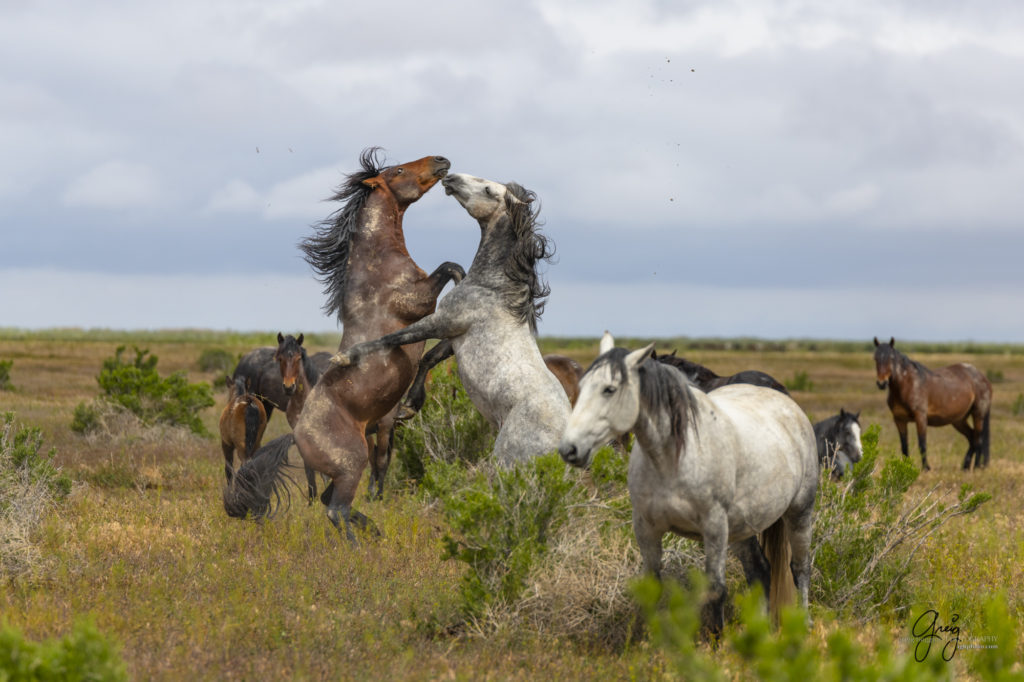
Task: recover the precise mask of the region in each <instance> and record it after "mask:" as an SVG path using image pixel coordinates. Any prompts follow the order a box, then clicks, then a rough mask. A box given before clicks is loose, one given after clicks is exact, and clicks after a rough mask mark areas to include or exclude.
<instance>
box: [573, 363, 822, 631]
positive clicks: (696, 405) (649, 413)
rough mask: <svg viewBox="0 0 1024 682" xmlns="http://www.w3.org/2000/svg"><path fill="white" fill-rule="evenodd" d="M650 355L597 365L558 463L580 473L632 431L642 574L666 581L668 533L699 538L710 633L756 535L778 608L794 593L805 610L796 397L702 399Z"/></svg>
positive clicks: (802, 430) (801, 428)
mask: <svg viewBox="0 0 1024 682" xmlns="http://www.w3.org/2000/svg"><path fill="white" fill-rule="evenodd" d="M652 347H653V344H652V345H650V346H647V347H646V348H641V349H639V350H635V351H632V352H629V351H626V350H625V349H622V348H613V349H612V350H611V351H608V352H607V353H604V354H603V355H601V356H600V357H598V358H597V360H595V361H594V364H593V365H591V366H590V369H588V370H587V372H586V374H584V375H583V379H582V380H581V381H580V396H579V399H578V400H577V401H576V406H575V407H574V408H573V412H572V416H571V417H570V419H569V424H568V427H567V428H566V430H565V435H564V436H563V438H562V441H561V443H560V444H559V446H558V451H559V453H560V454H561V455H562V459H564V460H565V461H566V462H567V463H569V464H572V465H574V466H579V467H585V466H587V465H588V464H589V463H590V458H591V454H592V453H593V452H594V450H596V449H597V448H598V447H600V446H602V445H603V444H604V443H606V442H608V439H609V438H611V437H614V436H616V435H619V434H621V433H624V432H626V431H630V430H632V431H633V432H634V433H635V434H636V444H635V445H634V447H633V451H632V452H631V453H630V455H629V471H628V474H627V485H628V487H629V498H630V502H631V504H632V506H633V531H634V533H635V535H636V541H637V545H638V546H639V548H640V553H641V555H642V556H643V560H644V566H645V568H646V570H647V571H649V572H651V573H653V574H655V575H659V574H660V571H661V555H662V546H661V541H662V536H663V535H664V534H665V533H669V532H671V533H676V534H678V535H681V536H683V537H688V538H693V539H697V540H702V541H703V543H704V551H705V572H706V573H707V576H708V578H709V580H710V581H711V592H710V596H709V599H710V602H711V616H710V622H709V623H708V625H709V626H710V629H711V630H712V631H714V632H720V631H721V629H722V626H723V620H724V605H725V598H726V587H725V559H726V552H727V549H728V548H729V547H730V545H731V546H732V547H733V549H734V550H744V549H749V548H750V547H751V540H752V539H753V538H756V537H757V536H758V535H759V534H763V537H764V538H765V550H766V554H767V556H766V557H765V556H760V557H758V561H759V562H764V563H767V564H768V567H770V572H771V577H770V586H769V590H768V595H769V600H770V602H771V603H772V604H773V607H777V606H778V605H779V604H780V603H782V602H784V601H785V600H786V599H787V596H788V595H787V592H788V593H790V594H791V593H792V590H793V586H794V584H795V586H796V589H797V592H798V593H799V596H800V601H801V603H802V604H803V605H804V606H806V605H807V597H808V588H809V583H810V576H811V555H810V545H811V530H812V525H813V516H814V514H813V510H814V497H815V493H816V492H817V488H818V458H817V448H816V447H815V443H814V430H813V429H812V428H811V423H810V421H808V419H807V416H806V415H805V414H804V412H803V410H801V409H800V407H799V406H798V405H797V404H796V403H795V402H793V399H792V398H790V397H788V396H785V395H783V394H782V393H780V392H778V391H774V390H771V389H768V388H764V387H761V386H751V385H748V384H734V385H730V386H723V387H722V388H719V389H716V390H714V391H712V392H710V393H707V394H705V393H704V392H702V391H699V390H695V388H694V386H693V385H692V384H690V382H688V381H687V380H686V378H685V377H684V376H683V374H682V373H681V372H679V371H677V370H676V369H674V368H672V367H669V366H667V365H664V364H662V363H659V362H657V361H655V360H653V359H651V357H650V356H651V349H652ZM755 546H756V545H755ZM759 552H760V549H759V548H758V553H759ZM790 572H792V579H790V578H789V574H790ZM748 579H749V578H748ZM773 610H774V608H773Z"/></svg>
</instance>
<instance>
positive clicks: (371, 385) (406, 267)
mask: <svg viewBox="0 0 1024 682" xmlns="http://www.w3.org/2000/svg"><path fill="white" fill-rule="evenodd" d="M377 156H378V149H377V148H371V149H367V150H366V151H364V152H363V154H362V156H361V159H360V160H361V163H362V170H361V171H359V172H356V173H353V174H352V175H349V176H348V178H347V180H346V182H345V183H344V184H342V186H341V188H340V189H339V190H338V192H337V194H336V195H335V197H334V199H335V200H336V201H341V202H344V204H343V205H342V207H341V208H340V209H339V210H338V211H336V212H335V213H334V214H332V215H331V216H330V217H329V218H328V219H327V220H325V221H324V222H323V223H321V225H320V226H319V228H318V230H317V232H316V234H314V235H313V236H311V237H309V238H308V239H306V240H305V241H303V242H302V243H301V244H300V248H301V249H302V250H303V252H304V253H305V256H306V260H307V261H308V262H309V263H310V265H311V266H312V267H313V269H314V270H315V271H316V272H317V273H318V274H319V275H320V279H321V281H322V282H323V283H324V287H325V293H326V294H327V297H328V300H327V303H326V305H325V306H324V309H325V310H326V311H327V312H329V313H336V314H337V315H338V318H339V320H340V321H341V323H342V326H343V335H342V338H341V343H340V345H339V347H338V350H339V352H340V351H345V350H347V349H348V348H350V347H352V346H354V345H355V344H357V343H360V342H363V341H369V340H371V339H376V338H378V337H380V336H383V335H385V334H390V333H392V332H395V331H398V330H400V329H403V328H405V327H406V326H407V325H409V324H411V323H413V322H415V321H417V320H419V319H420V318H422V317H424V316H426V315H429V314H430V313H432V312H433V311H434V308H435V306H436V304H437V297H438V296H439V295H440V293H441V291H442V289H444V287H445V285H446V284H447V283H448V282H449V281H452V280H454V281H456V282H458V281H461V280H462V277H463V276H464V275H465V271H464V270H463V269H462V267H460V266H459V265H457V264H455V263H444V264H442V265H441V266H440V267H438V268H437V270H435V271H434V272H433V273H432V274H430V275H427V274H426V273H425V272H424V271H423V270H421V269H420V268H419V266H418V265H416V263H415V262H414V261H413V259H412V257H411V256H410V255H409V252H408V250H406V246H405V234H404V232H403V230H402V218H403V216H404V215H405V211H406V209H407V208H408V207H409V206H410V205H411V204H412V203H413V202H415V201H416V200H418V199H419V198H420V197H422V196H423V195H424V194H426V193H427V191H428V190H429V189H430V188H431V187H433V186H434V185H435V184H436V183H437V182H438V181H439V180H440V179H441V178H443V177H444V176H445V174H446V173H447V172H448V169H449V167H450V166H451V163H450V162H449V161H448V159H446V158H444V157H443V156H427V157H424V158H422V159H419V160H418V161H412V162H409V163H405V164H402V165H398V166H384V165H383V164H382V163H381V162H380V161H379V160H378V158H377ZM422 354H423V343H422V342H420V343H412V344H409V345H406V346H400V347H396V348H392V349H390V350H388V351H387V352H385V353H379V354H376V355H375V356H374V357H372V358H367V359H366V360H365V361H364V362H362V363H360V364H359V365H357V366H352V367H338V366H332V367H330V368H329V369H327V371H325V372H324V373H323V375H322V376H321V377H320V380H319V381H317V383H316V385H315V386H313V387H312V388H311V389H310V391H309V395H308V396H307V398H306V403H305V406H304V408H303V410H302V413H301V415H300V416H299V420H298V422H297V423H296V424H295V428H294V432H293V434H291V435H289V436H284V437H281V438H279V439H277V440H275V441H273V442H271V443H269V444H268V445H267V446H265V447H264V448H262V449H261V450H260V452H259V453H258V454H257V456H256V457H254V458H253V459H252V460H250V461H249V464H250V465H252V466H251V467H250V473H249V476H248V478H246V477H244V476H243V473H244V472H242V471H241V470H240V471H239V473H238V475H237V476H236V479H239V480H238V481H237V483H238V484H237V485H236V486H234V488H233V489H232V488H228V489H226V490H225V495H224V505H225V509H226V510H227V512H228V514H230V515H232V516H246V515H249V514H251V515H254V516H265V515H267V514H268V513H270V512H271V511H272V510H271V508H272V505H271V498H272V497H274V496H276V495H277V493H276V489H277V485H279V484H280V482H281V480H282V476H283V474H282V467H283V466H284V463H285V462H286V461H287V453H288V448H289V447H290V446H291V444H292V441H293V440H294V443H295V444H296V445H297V446H298V448H299V453H300V454H301V455H302V459H303V461H304V462H305V464H306V466H308V467H310V468H312V469H313V470H315V471H318V472H320V473H322V474H324V475H326V476H327V477H328V478H330V479H331V483H330V485H329V486H328V487H327V490H325V491H324V493H323V495H321V497H320V499H321V501H322V502H323V503H324V504H325V505H326V506H327V518H328V519H330V521H331V523H332V524H334V526H335V527H336V528H337V529H338V530H339V531H342V530H343V531H344V532H345V534H346V536H347V537H348V538H349V540H352V541H354V540H355V534H354V533H353V525H355V526H356V527H361V528H362V527H366V526H368V525H369V519H367V518H366V516H364V515H363V514H361V513H359V512H357V511H355V510H353V509H352V500H353V499H354V497H355V493H356V487H357V486H358V485H359V479H360V477H361V476H362V473H363V469H365V468H366V464H367V461H368V460H369V459H370V458H369V457H368V455H367V441H366V436H365V433H366V429H367V426H368V425H373V424H375V423H379V422H380V421H381V420H382V419H383V418H385V417H386V416H388V415H389V413H391V412H392V410H393V409H394V408H395V406H396V405H397V404H398V401H399V400H400V399H401V398H402V395H403V394H404V393H405V391H406V389H408V387H409V384H410V383H411V382H412V379H413V376H414V375H415V374H416V368H417V365H418V362H419V360H420V356H421V355H422ZM381 430H382V429H380V428H378V438H379V437H380V431H381ZM377 451H378V453H379V452H380V448H379V447H378V448H377ZM370 464H371V467H372V469H373V473H374V475H375V477H376V478H378V479H380V480H382V479H383V471H382V470H381V467H382V466H383V467H386V465H387V463H386V462H380V461H376V458H374V461H371V462H370ZM243 468H244V467H243Z"/></svg>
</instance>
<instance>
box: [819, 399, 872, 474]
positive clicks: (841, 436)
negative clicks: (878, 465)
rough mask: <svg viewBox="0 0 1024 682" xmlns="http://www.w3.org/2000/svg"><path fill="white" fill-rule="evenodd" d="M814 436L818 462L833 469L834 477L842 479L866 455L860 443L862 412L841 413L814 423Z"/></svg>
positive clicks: (843, 410)
mask: <svg viewBox="0 0 1024 682" xmlns="http://www.w3.org/2000/svg"><path fill="white" fill-rule="evenodd" d="M814 438H815V440H817V442H818V464H819V465H820V466H821V467H822V468H824V467H830V468H831V469H832V478H834V479H840V478H842V477H843V476H844V475H845V474H846V473H848V472H849V471H851V470H852V469H853V465H854V464H855V463H856V462H859V461H860V458H861V457H863V456H864V450H863V448H862V446H861V443H860V412H857V413H853V412H847V411H846V410H845V409H843V408H839V414H837V415H834V416H831V417H829V418H828V419H823V420H821V421H820V422H815V424H814Z"/></svg>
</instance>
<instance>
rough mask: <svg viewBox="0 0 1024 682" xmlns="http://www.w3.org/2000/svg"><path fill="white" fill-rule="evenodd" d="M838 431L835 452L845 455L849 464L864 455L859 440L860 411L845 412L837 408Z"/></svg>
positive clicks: (857, 460)
mask: <svg viewBox="0 0 1024 682" xmlns="http://www.w3.org/2000/svg"><path fill="white" fill-rule="evenodd" d="M837 426H838V428H839V433H838V435H837V438H836V454H837V455H839V454H842V455H845V456H846V458H847V459H848V460H850V463H851V464H854V463H856V462H859V461H860V460H861V457H863V456H864V448H863V446H862V445H861V442H860V412H856V413H854V412H847V411H846V410H845V409H843V408H839V423H838V424H837Z"/></svg>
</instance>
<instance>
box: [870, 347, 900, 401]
mask: <svg viewBox="0 0 1024 682" xmlns="http://www.w3.org/2000/svg"><path fill="white" fill-rule="evenodd" d="M895 345H896V338H895V337H891V338H890V339H889V343H879V342H878V337H877V336H876V337H875V385H876V386H878V390H880V391H884V390H885V389H886V387H888V385H889V380H890V379H891V378H892V373H893V365H894V364H895V360H896V354H897V353H896V349H895V348H894V346H895Z"/></svg>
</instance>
